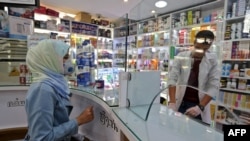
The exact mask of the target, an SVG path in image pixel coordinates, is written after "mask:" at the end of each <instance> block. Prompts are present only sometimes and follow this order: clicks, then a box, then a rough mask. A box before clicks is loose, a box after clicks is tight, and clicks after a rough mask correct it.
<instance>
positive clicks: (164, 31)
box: [137, 29, 170, 36]
mask: <svg viewBox="0 0 250 141" xmlns="http://www.w3.org/2000/svg"><path fill="white" fill-rule="evenodd" d="M169 32H170V30H169V29H168V30H162V31H154V32H148V33H139V34H138V35H137V36H144V35H151V34H158V33H169Z"/></svg>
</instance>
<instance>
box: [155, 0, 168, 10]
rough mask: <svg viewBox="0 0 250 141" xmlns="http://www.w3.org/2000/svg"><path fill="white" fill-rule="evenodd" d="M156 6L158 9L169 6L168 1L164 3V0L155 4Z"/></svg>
mask: <svg viewBox="0 0 250 141" xmlns="http://www.w3.org/2000/svg"><path fill="white" fill-rule="evenodd" d="M155 6H156V7H158V8H163V7H166V6H167V2H166V1H163V0H160V1H157V2H156V3H155Z"/></svg>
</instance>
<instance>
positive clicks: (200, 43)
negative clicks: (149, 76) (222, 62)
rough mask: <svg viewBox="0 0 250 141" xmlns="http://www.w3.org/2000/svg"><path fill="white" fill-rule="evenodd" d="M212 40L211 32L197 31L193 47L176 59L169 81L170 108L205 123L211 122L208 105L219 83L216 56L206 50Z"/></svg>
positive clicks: (216, 92)
mask: <svg viewBox="0 0 250 141" xmlns="http://www.w3.org/2000/svg"><path fill="white" fill-rule="evenodd" d="M213 40H214V34H213V32H211V31H209V30H203V31H200V32H198V33H197V34H196V36H195V41H194V48H193V49H192V50H190V51H185V52H180V53H179V54H178V55H177V56H176V57H175V59H174V62H173V65H172V68H171V71H170V74H169V81H168V85H169V97H170V99H169V102H168V103H169V105H168V106H169V108H171V109H173V110H175V111H178V112H181V113H183V114H186V115H188V116H190V117H193V118H196V119H199V120H202V121H203V122H205V123H207V124H210V123H211V115H210V106H209V103H210V102H211V100H212V98H214V97H216V96H217V95H218V94H219V82H220V81H219V77H220V76H219V74H220V73H219V68H218V62H217V61H218V60H217V57H216V54H214V53H211V52H210V51H209V48H210V46H211V45H212V42H213ZM189 86H190V87H189ZM193 87H195V88H198V89H199V90H197V89H193Z"/></svg>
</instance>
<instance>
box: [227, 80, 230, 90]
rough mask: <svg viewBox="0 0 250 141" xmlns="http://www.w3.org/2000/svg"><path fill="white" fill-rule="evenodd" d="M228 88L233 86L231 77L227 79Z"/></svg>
mask: <svg viewBox="0 0 250 141" xmlns="http://www.w3.org/2000/svg"><path fill="white" fill-rule="evenodd" d="M227 88H231V81H230V79H227Z"/></svg>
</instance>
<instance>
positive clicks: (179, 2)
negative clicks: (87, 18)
mask: <svg viewBox="0 0 250 141" xmlns="http://www.w3.org/2000/svg"><path fill="white" fill-rule="evenodd" d="M156 1H158V0H128V2H127V3H124V2H123V0H40V2H41V4H42V5H46V6H49V7H55V9H56V10H60V11H63V12H67V13H71V14H76V13H77V12H79V11H85V12H88V13H91V14H92V15H94V16H95V15H96V14H101V15H102V17H105V18H109V19H117V18H120V17H122V16H124V15H125V14H126V13H128V14H129V17H130V18H133V19H136V20H138V19H143V18H147V17H150V16H152V14H151V13H150V12H151V11H152V10H156V12H157V13H168V12H171V11H175V10H179V9H182V8H185V7H189V6H192V5H196V4H200V3H204V2H209V1H213V0H166V1H167V3H168V5H167V7H165V8H162V9H159V8H158V9H157V8H156V7H155V6H154V3H155V2H156Z"/></svg>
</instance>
